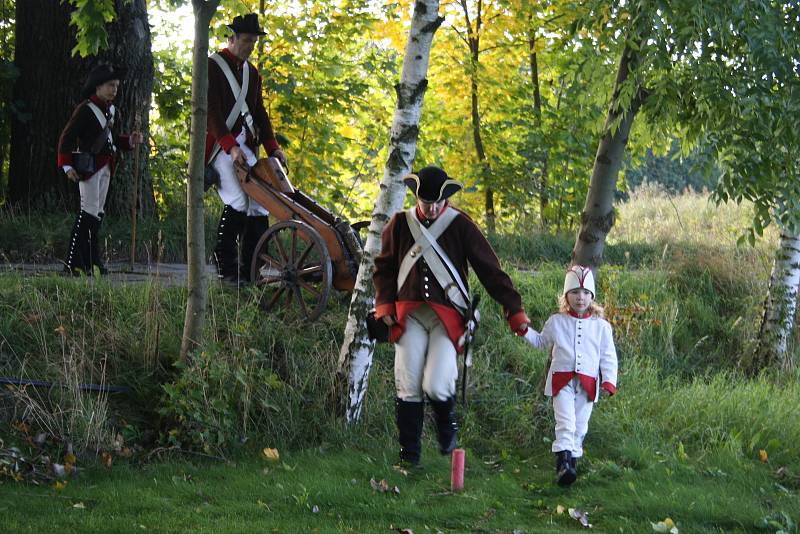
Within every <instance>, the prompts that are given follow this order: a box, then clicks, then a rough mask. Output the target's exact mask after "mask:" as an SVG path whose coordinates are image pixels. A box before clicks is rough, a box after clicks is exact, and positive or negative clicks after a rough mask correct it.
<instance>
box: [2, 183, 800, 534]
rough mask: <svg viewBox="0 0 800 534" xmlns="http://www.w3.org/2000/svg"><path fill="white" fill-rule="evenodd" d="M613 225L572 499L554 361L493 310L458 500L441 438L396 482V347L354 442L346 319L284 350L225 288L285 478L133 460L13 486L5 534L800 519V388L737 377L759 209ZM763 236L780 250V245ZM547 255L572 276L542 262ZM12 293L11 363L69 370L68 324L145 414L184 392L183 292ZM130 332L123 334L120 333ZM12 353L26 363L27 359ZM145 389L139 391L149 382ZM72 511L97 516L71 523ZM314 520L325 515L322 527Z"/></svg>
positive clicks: (670, 208)
mask: <svg viewBox="0 0 800 534" xmlns="http://www.w3.org/2000/svg"><path fill="white" fill-rule="evenodd" d="M620 211H621V215H620V221H621V222H620V225H619V227H618V228H615V231H614V232H615V233H614V235H616V236H618V238H619V239H624V240H625V244H624V247H626V248H625V249H624V250H629V251H633V252H631V253H630V254H629V255H627V256H626V255H624V252H623V253H621V257H622V260H619V261H618V263H620V264H622V265H621V266H611V267H608V268H604V269H603V271H602V272H601V276H600V278H599V293H600V296H601V299H602V301H603V302H604V304H606V306H607V309H608V311H609V312H610V313H611V315H612V318H613V320H614V322H615V333H616V338H617V343H618V348H619V352H620V360H621V376H620V390H619V395H618V396H616V397H615V398H613V399H611V400H609V401H603V402H602V403H600V404H598V406H597V409H596V411H595V414H594V416H593V419H592V424H591V427H590V433H589V436H588V438H587V443H586V447H587V460H586V461H584V462H582V466H581V470H582V473H583V475H582V476H581V478H580V479H579V481H578V483H577V484H576V485H575V486H574V487H573V488H571V489H569V490H563V489H560V488H558V487H556V486H554V485H553V484H552V482H551V479H552V471H553V469H552V457H551V455H550V453H549V440H550V439H551V437H552V415H551V413H550V409H549V407H548V405H547V403H546V401H545V400H544V399H543V398H542V396H541V394H540V388H539V381H540V380H541V376H542V373H543V370H544V356H543V355H542V354H541V353H537V352H535V351H530V350H529V349H528V348H526V347H525V346H524V344H523V343H522V342H521V341H520V340H518V339H516V338H514V337H512V336H509V335H507V333H506V332H507V331H506V329H505V327H504V325H503V324H502V319H501V318H500V315H499V310H498V309H497V307H496V306H495V305H493V304H492V303H490V302H489V301H488V300H486V299H484V304H483V305H482V311H483V313H484V322H483V325H482V326H481V335H482V336H484V337H483V339H482V341H481V342H480V345H479V348H478V352H477V354H476V364H475V367H474V369H473V371H472V374H471V376H472V377H473V379H474V383H473V387H472V388H471V391H470V406H469V410H468V412H467V413H466V414H463V417H464V421H463V431H462V434H461V436H462V441H463V443H464V444H465V446H466V447H467V449H468V462H467V465H468V473H467V482H466V484H467V489H466V491H465V492H464V493H463V494H460V495H452V494H450V493H448V492H447V487H448V480H449V470H448V464H447V462H446V460H445V459H443V458H440V457H438V456H436V454H435V450H434V447H433V444H432V443H431V442H430V437H428V438H426V439H427V440H428V441H426V451H425V458H424V469H423V470H422V471H420V472H414V473H412V474H411V475H409V476H408V477H406V476H404V475H402V474H401V473H399V472H397V471H396V470H394V469H393V468H392V462H393V461H394V458H395V445H394V442H393V433H394V429H393V424H392V415H391V412H392V407H391V395H392V385H391V356H390V353H389V351H388V350H386V348H382V349H381V350H380V351H379V352H378V354H377V356H376V362H375V367H374V368H373V371H372V376H371V380H370V382H371V384H370V391H369V394H368V400H367V413H366V414H365V418H364V421H363V424H362V425H361V426H360V427H359V428H357V429H355V430H354V431H352V432H350V433H346V432H343V431H342V429H341V428H339V422H338V421H337V420H336V418H335V417H334V416H333V414H332V413H331V410H330V409H328V408H327V407H326V399H327V395H328V392H329V391H330V388H332V387H334V384H333V382H332V380H330V379H329V376H330V375H331V373H332V370H333V368H334V366H335V358H336V354H337V348H338V343H339V337H340V335H341V332H340V328H341V327H340V326H339V325H340V324H341V322H342V321H343V314H344V313H345V312H346V302H340V303H338V305H337V304H336V303H334V304H333V305H332V309H331V312H330V314H326V317H325V318H324V320H323V321H321V322H320V323H318V324H316V325H314V326H312V327H311V329H305V330H304V331H305V332H306V334H307V335H306V336H303V337H302V338H292V337H291V336H283V337H281V336H280V332H284V331H286V329H287V328H288V329H291V330H297V329H299V328H300V327H301V325H298V324H293V323H291V322H289V323H288V325H283V324H282V323H281V322H280V321H279V320H276V319H274V318H271V317H270V318H263V317H260V316H259V315H258V314H257V313H254V312H253V310H252V309H251V308H250V307H248V305H247V303H246V302H245V301H246V299H244V300H245V301H236V300H233V301H232V296H231V294H230V293H225V292H219V291H217V290H215V291H213V292H212V297H211V305H212V312H211V315H210V317H211V320H210V325H211V326H210V327H209V333H208V334H207V335H209V336H210V339H211V340H212V341H213V344H214V345H216V346H218V348H217V349H215V350H218V351H219V352H217V353H215V354H217V356H215V357H217V358H232V359H234V360H235V358H236V357H238V356H235V354H244V355H247V354H249V353H248V352H247V350H249V349H250V348H256V349H257V350H258V351H260V352H259V353H258V354H256V355H254V356H252V357H249V360H253V359H254V358H255V359H256V360H258V361H262V360H263V363H264V365H265V366H267V367H268V368H269V369H272V370H275V373H276V374H277V376H276V377H270V380H271V381H272V382H274V384H273V385H272V386H270V388H271V389H270V388H267V389H268V390H267V391H266V392H261V393H259V392H256V393H254V396H253V399H252V400H253V402H254V403H256V402H261V401H263V402H264V403H265V404H264V406H268V407H269V409H268V410H263V409H260V408H256V409H254V410H253V413H252V414H251V415H250V418H249V419H246V420H245V422H246V423H247V424H248V425H249V426H248V428H250V433H251V437H252V439H251V441H250V443H258V444H259V446H279V447H281V448H282V449H281V452H282V456H283V458H282V460H283V463H282V464H281V465H278V466H276V465H269V464H266V463H265V461H263V460H261V459H260V458H259V454H258V452H257V451H254V450H250V449H248V448H244V449H239V450H238V451H237V452H235V453H234V455H233V457H234V458H236V464H235V466H231V465H223V464H217V463H209V462H205V461H197V462H192V463H189V462H186V461H180V460H173V461H167V462H159V463H153V464H148V465H145V466H137V467H131V466H126V465H123V464H122V463H119V464H118V465H115V467H114V468H113V469H112V470H111V471H106V470H105V469H104V468H101V467H92V465H93V463H92V460H91V459H88V460H85V459H81V464H86V465H87V466H88V468H87V469H86V470H85V471H84V472H82V473H81V475H80V476H79V477H77V478H75V479H73V480H71V481H70V483H69V485H68V486H67V488H66V489H64V490H63V491H61V492H56V491H55V490H53V489H51V488H36V487H31V486H22V485H19V484H14V483H8V479H5V478H0V516H2V518H3V526H4V529H8V530H12V531H14V530H21V531H37V532H38V531H48V530H67V531H73V530H84V531H86V530H92V531H108V530H112V531H132V530H137V531H138V530H141V529H142V528H146V529H148V530H157V531H195V530H199V531H208V532H211V531H214V532H217V531H242V530H259V531H270V530H273V531H276V532H311V531H318V532H347V531H352V532H381V531H389V528H390V526H393V527H397V528H412V529H413V530H414V532H417V533H419V532H428V531H430V532H437V531H442V532H512V531H513V530H515V529H519V530H522V531H527V532H548V531H551V532H566V531H570V530H574V531H576V530H581V529H580V527H579V525H578V523H577V522H575V521H574V520H572V519H570V518H568V517H567V516H566V514H558V513H557V507H558V506H559V505H563V506H564V507H566V508H570V507H579V508H582V509H584V510H587V511H588V512H589V514H590V520H591V522H592V523H593V524H594V525H595V530H596V531H599V532H610V531H615V532H616V531H622V532H648V531H652V527H651V522H657V521H660V520H663V519H665V518H666V517H671V518H672V519H674V520H675V521H676V522H677V524H678V526H679V528H680V530H681V532H733V531H738V532H752V531H753V530H754V529H755V528H756V526H757V524H759V523H760V522H761V521H762V520H763V518H765V517H768V516H771V515H773V514H781V513H783V514H785V515H786V516H788V517H789V518H792V519H793V520H794V521H798V520H800V515H798V513H797V510H800V497H798V492H800V450H798V449H797V447H796V446H795V444H796V443H798V442H800V420H799V419H798V418H797V417H796V415H795V414H794V411H795V407H796V406H797V404H798V400H800V387H799V386H798V383H797V380H796V377H788V378H789V380H788V381H787V380H785V381H783V382H778V383H777V384H776V383H774V382H773V381H770V380H768V379H767V378H766V377H765V378H764V379H759V380H747V379H744V378H742V377H740V376H738V375H737V374H736V367H737V366H736V362H737V360H738V358H739V357H740V356H742V355H743V354H745V353H746V351H747V347H748V346H749V343H750V340H751V339H752V336H753V335H754V332H755V329H756V327H757V321H758V310H759V305H760V301H761V299H762V298H763V290H764V287H765V284H764V280H765V279H766V273H767V271H766V268H767V266H768V263H769V262H768V258H769V254H768V247H769V244H767V245H765V246H764V247H763V249H761V250H758V251H752V250H747V249H745V250H736V249H734V248H733V247H732V240H733V238H735V235H733V236H732V232H731V228H732V227H735V226H736V224H735V223H729V222H725V223H723V222H722V221H721V220H717V219H714V215H715V214H717V215H719V216H720V217H721V216H722V215H724V216H725V217H726V218H725V219H724V220H725V221H728V220H729V219H731V218H733V220H736V217H738V218H739V219H738V220H744V218H746V213H744V210H740V211H736V212H733V213H728V212H725V213H722V214H718V213H717V212H715V211H714V210H709V209H708V207H707V205H706V203H705V201H704V200H703V199H702V198H701V197H699V196H686V197H682V198H679V199H674V200H669V199H666V198H664V197H659V196H658V195H651V196H650V197H647V198H644V199H639V200H638V201H637V200H636V199H634V202H633V203H632V204H629V205H625V206H622V207H621V210H620ZM743 213H744V215H743ZM678 214H680V215H678ZM656 215H658V216H659V217H660V218H661V219H660V220H661V221H662V226H659V227H655V226H654V227H647V228H645V225H644V224H643V223H642V221H646V220H650V219H651V218H655V217H656ZM673 215H674V216H673ZM678 217H680V222H679V221H678ZM637 221H638V222H637ZM731 225H733V226H731ZM619 236H623V237H621V238H620V237H619ZM700 236H704V239H701V237H700ZM770 240H771V241H770V242H771V243H774V236H772V237H771V238H770ZM708 241H711V242H712V243H713V246H709V243H708ZM621 245H622V244H621ZM506 247H508V248H506ZM526 247H527V248H526ZM531 247H533V248H531ZM536 247H540V245H538V244H533V245H531V244H526V243H525V242H523V241H517V242H511V243H510V244H509V243H508V242H505V243H501V244H500V248H501V250H500V252H501V255H502V256H503V257H507V258H508V257H511V258H513V257H514V252H515V251H516V252H520V251H522V252H521V253H520V254H519V257H525V256H526V255H529V254H530V250H533V249H535V248H536ZM665 247H666V248H665ZM540 248H541V247H540ZM621 250H622V249H621ZM636 251H650V252H647V253H646V254H641V255H640V256H637V258H641V259H636V261H633V260H631V263H632V264H635V265H637V266H640V267H641V266H642V265H650V266H651V268H650V269H644V270H642V269H641V268H640V269H638V270H634V271H632V270H629V269H627V268H626V267H625V266H624V264H625V261H624V260H625V259H626V258H630V257H632V256H635V255H636V254H638V253H637V252H636ZM654 251H655V252H654ZM765 251H767V252H765ZM542 258H544V259H549V260H550V261H555V262H556V263H560V262H559V261H558V259H557V258H556V257H552V256H548V255H547V254H546V253H545V254H543V255H542ZM514 262H515V263H516V261H515V260H514ZM534 266H535V267H537V269H538V273H537V274H535V275H533V274H531V273H529V272H527V271H522V272H518V273H515V274H514V278H515V280H516V281H517V283H518V284H519V286H520V288H521V291H522V292H523V295H524V298H525V303H526V308H527V309H528V311H529V313H530V315H531V317H532V319H533V321H534V324H535V325H540V324H541V323H542V322H543V320H544V319H545V318H546V317H547V315H548V314H549V313H551V311H552V309H553V302H554V296H555V294H557V292H558V288H559V286H560V283H561V277H562V268H561V267H560V266H559V265H557V264H555V265H554V264H539V262H538V261H537V262H536V264H535V265H534ZM528 267H530V264H529V265H528ZM0 296H2V301H1V302H0V306H2V320H1V321H0V329H2V331H1V332H0V333H2V335H3V339H2V340H0V342H2V343H4V344H5V348H4V347H3V345H2V344H0V356H3V357H4V358H6V363H8V361H11V360H13V359H14V358H27V359H28V360H29V361H30V362H31V363H34V364H35V363H37V358H38V357H39V354H41V352H42V348H43V347H49V349H48V350H49V352H50V353H51V354H57V353H58V352H59V350H58V349H59V346H60V343H61V338H60V337H59V334H57V333H55V329H56V327H57V326H58V325H59V324H64V325H66V327H67V338H66V339H67V342H66V346H67V347H68V348H69V352H73V351H83V352H82V354H83V355H84V356H90V358H89V360H92V359H97V358H99V357H102V356H104V355H106V354H114V356H115V357H114V358H111V359H110V360H112V361H111V363H109V366H110V367H109V376H110V377H111V378H110V381H114V380H121V381H123V382H124V383H131V382H134V385H135V386H136V390H137V392H136V394H135V395H134V398H133V399H129V401H132V402H133V403H135V404H136V405H137V406H138V407H139V408H142V407H143V406H146V405H147V403H148V402H149V403H150V404H151V405H152V403H153V402H155V400H154V398H155V395H154V384H153V383H152V382H153V381H154V380H158V379H161V380H163V379H164V377H165V376H169V373H170V371H169V369H168V367H169V366H168V363H169V360H170V358H172V357H173V356H174V352H175V351H176V350H177V342H176V341H175V339H173V338H176V337H177V336H178V335H179V331H180V317H178V318H177V319H175V318H174V317H172V316H173V315H176V314H177V312H179V311H180V309H181V306H180V302H181V301H182V298H183V297H182V294H181V292H180V290H174V289H170V290H160V289H158V287H157V286H152V285H148V286H146V288H145V290H144V291H141V290H138V289H136V288H131V287H123V288H111V287H109V286H107V285H104V284H102V283H100V284H86V283H85V282H84V281H73V280H70V281H64V280H63V279H43V280H21V279H17V278H13V277H2V278H0ZM76 302H78V303H83V304H82V306H81V307H82V310H83V312H84V314H85V315H88V316H89V317H90V319H87V320H84V319H82V318H76V317H75V316H74V314H70V312H69V310H70V309H72V308H75V306H76V304H75V303H76ZM155 303H157V304H155ZM232 304H233V305H232ZM17 311H19V312H22V313H14V312H17ZM31 312H33V313H34V315H33V316H32V315H30V313H31ZM178 315H179V314H178ZM122 324H124V325H125V326H124V327H122V328H119V331H115V330H114V328H112V326H113V325H122ZM156 325H158V327H157V328H156ZM156 330H157V331H159V332H161V334H160V337H159V338H158V341H157V343H154V342H153V336H152V334H149V333H148V332H152V331H156ZM72 332H75V333H74V334H72ZM89 341H90V342H89ZM87 342H89V343H87ZM9 346H12V347H14V348H15V353H14V355H13V357H9V353H8V352H7V351H8V347H9ZM85 347H88V348H89V349H90V350H86V348H85ZM141 354H145V360H146V361H142V356H141ZM148 354H149V355H150V356H147V355H148ZM229 354H234V356H230V355H229ZM4 355H5V356H4ZM114 362H116V363H114ZM3 363H4V360H3V358H0V364H3ZM38 363H41V359H39V362H38ZM56 363H57V361H56ZM2 367H3V366H2V365H0V368H2ZM43 369H45V370H46V369H47V366H43ZM136 376H139V377H142V376H144V378H139V380H138V382H137V381H136V378H135V377H136ZM793 378H794V379H793ZM272 382H271V383H272ZM275 384H277V386H275ZM278 386H279V387H278ZM259 395H262V397H259ZM119 404H124V402H122V403H119ZM117 408H119V406H117ZM148 414H152V407H148V408H143V413H140V414H139V418H140V419H139V420H137V422H136V424H137V425H139V426H140V427H141V426H143V425H145V424H146V423H147V417H148ZM276 414H281V417H276ZM131 416H132V417H135V414H131ZM134 420H135V419H134ZM310 421H313V425H309V424H308V423H309V422H310ZM239 424H242V421H239ZM430 428H431V425H430V423H428V424H427V426H426V429H430ZM243 432H244V431H243ZM428 433H430V432H429V431H428ZM264 436H270V438H265V437H264ZM12 440H13V442H15V443H18V444H19V443H21V440H19V438H18V437H13V436H12V437H6V445H8V444H10V443H12ZM762 449H763V450H765V451H766V452H767V453H768V455H769V460H768V462H767V463H762V462H760V461H759V451H760V450H762ZM265 467H266V468H267V472H264V468H265ZM781 468H783V469H781ZM370 478H375V479H377V480H380V479H382V478H385V479H387V481H388V482H389V483H390V485H397V486H398V487H399V488H400V494H399V495H388V494H377V493H375V492H373V490H372V489H371V487H370V484H369V480H370ZM353 480H355V482H353ZM77 503H83V504H84V505H85V508H84V509H80V508H75V507H74V504H77ZM314 505H316V506H318V507H319V512H318V513H313V512H312V507H313V506H314ZM775 517H779V518H780V517H781V516H779V515H776V516H775ZM781 521H783V526H784V527H790V526H791V525H789V524H788V521H787V520H786V519H781ZM778 528H779V526H778V525H777V524H776V525H774V526H773V527H772V528H771V529H767V530H765V532H769V531H771V532H774V531H776V530H778ZM787 530H788V531H791V528H789V529H787Z"/></svg>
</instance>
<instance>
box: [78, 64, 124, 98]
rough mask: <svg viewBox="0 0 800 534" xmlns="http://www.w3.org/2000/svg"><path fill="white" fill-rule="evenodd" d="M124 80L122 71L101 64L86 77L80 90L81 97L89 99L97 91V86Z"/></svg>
mask: <svg viewBox="0 0 800 534" xmlns="http://www.w3.org/2000/svg"><path fill="white" fill-rule="evenodd" d="M123 78H125V71H124V70H122V69H115V68H114V67H113V66H112V65H109V64H107V63H101V64H100V65H98V66H96V67H95V68H93V69H92V71H91V72H90V73H89V76H87V77H86V82H85V83H84V84H83V89H81V97H83V98H89V97H90V96H92V95H93V94H95V92H96V91H97V86H98V85H103V84H104V83H106V82H107V81H109V80H119V81H122V79H123Z"/></svg>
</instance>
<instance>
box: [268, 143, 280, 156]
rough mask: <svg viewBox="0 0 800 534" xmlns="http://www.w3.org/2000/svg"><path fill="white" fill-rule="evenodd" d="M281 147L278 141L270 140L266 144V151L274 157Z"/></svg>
mask: <svg viewBox="0 0 800 534" xmlns="http://www.w3.org/2000/svg"><path fill="white" fill-rule="evenodd" d="M280 148H281V145H279V144H278V141H276V140H275V139H270V140H268V141H265V142H264V150H265V151H266V152H267V155H268V156H270V155H272V153H273V152H275V151H276V150H278V149H280Z"/></svg>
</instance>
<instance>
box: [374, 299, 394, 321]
mask: <svg viewBox="0 0 800 534" xmlns="http://www.w3.org/2000/svg"><path fill="white" fill-rule="evenodd" d="M389 315H393V316H395V317H397V311H396V310H395V307H394V302H390V303H388V304H379V305H377V306H375V318H376V319H380V318H381V317H386V316H389Z"/></svg>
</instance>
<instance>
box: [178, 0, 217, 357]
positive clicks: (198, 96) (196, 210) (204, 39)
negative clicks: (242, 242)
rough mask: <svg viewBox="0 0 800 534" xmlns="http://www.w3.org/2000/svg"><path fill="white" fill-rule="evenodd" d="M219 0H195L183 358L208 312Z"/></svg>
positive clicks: (199, 334) (200, 331) (197, 339)
mask: <svg viewBox="0 0 800 534" xmlns="http://www.w3.org/2000/svg"><path fill="white" fill-rule="evenodd" d="M219 2H220V0H206V1H204V0H192V7H193V8H194V47H193V51H192V134H191V139H190V143H189V180H188V183H187V184H186V186H187V190H186V262H187V264H188V265H187V267H188V281H187V284H188V287H187V289H188V294H187V299H186V316H185V319H184V323H183V337H182V338H181V360H186V357H187V355H188V354H189V352H190V351H191V350H192V349H194V348H195V347H197V345H198V344H199V343H200V339H201V337H202V334H203V323H204V321H205V314H206V277H205V264H206V243H205V229H204V226H203V220H204V215H203V170H204V168H205V151H206V122H207V120H208V26H209V24H210V23H211V19H212V18H213V17H214V13H216V11H217V6H219Z"/></svg>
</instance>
